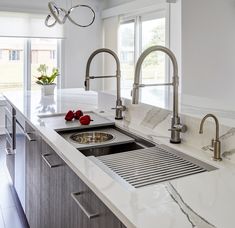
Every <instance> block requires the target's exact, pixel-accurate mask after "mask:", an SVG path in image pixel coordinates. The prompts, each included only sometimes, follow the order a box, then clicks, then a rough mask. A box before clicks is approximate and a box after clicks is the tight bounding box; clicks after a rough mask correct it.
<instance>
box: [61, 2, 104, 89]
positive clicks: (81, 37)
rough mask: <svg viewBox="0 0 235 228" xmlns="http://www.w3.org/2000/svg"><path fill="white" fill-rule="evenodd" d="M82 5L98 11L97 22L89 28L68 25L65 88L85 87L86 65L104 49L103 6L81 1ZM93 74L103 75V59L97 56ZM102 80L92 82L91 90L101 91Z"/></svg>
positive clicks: (65, 44)
mask: <svg viewBox="0 0 235 228" xmlns="http://www.w3.org/2000/svg"><path fill="white" fill-rule="evenodd" d="M79 3H80V4H82V3H84V4H88V5H90V6H92V7H93V8H94V9H95V11H96V20H95V22H94V24H93V25H92V26H90V27H88V28H80V27H77V26H75V25H73V24H71V23H70V22H67V23H66V26H65V34H66V39H65V41H64V51H65V74H64V87H66V88H74V87H84V79H85V69H86V63H87V60H88V58H89V56H90V54H91V53H92V52H93V51H95V50H96V49H98V48H101V47H102V25H101V18H100V12H101V10H102V7H103V4H102V2H100V1H96V0H90V1H87V0H83V1H79ZM90 72H91V74H93V75H94V74H101V73H102V57H101V56H97V57H96V58H95V59H94V61H93V62H92V67H91V71H90ZM101 88H102V80H95V81H91V89H93V90H100V89H101Z"/></svg>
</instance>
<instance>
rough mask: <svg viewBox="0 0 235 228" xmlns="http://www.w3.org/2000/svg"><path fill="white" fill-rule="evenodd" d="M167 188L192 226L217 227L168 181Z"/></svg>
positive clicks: (200, 227)
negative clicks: (195, 209) (188, 202)
mask: <svg viewBox="0 0 235 228" xmlns="http://www.w3.org/2000/svg"><path fill="white" fill-rule="evenodd" d="M166 189H167V191H168V192H169V194H170V196H171V197H172V199H173V200H174V201H175V202H176V203H177V204H178V206H179V207H180V209H181V211H182V212H183V213H184V214H185V216H186V217H187V219H188V221H189V222H190V223H191V225H192V227H195V228H215V226H214V225H212V224H211V223H210V222H208V221H207V220H206V219H205V218H203V217H201V216H200V215H199V214H197V213H196V212H195V211H194V210H193V209H192V208H191V207H190V206H189V205H187V203H186V202H185V201H184V200H183V198H182V196H181V195H180V194H179V193H178V192H177V191H176V189H175V188H174V186H173V185H172V184H171V183H170V182H169V183H166Z"/></svg>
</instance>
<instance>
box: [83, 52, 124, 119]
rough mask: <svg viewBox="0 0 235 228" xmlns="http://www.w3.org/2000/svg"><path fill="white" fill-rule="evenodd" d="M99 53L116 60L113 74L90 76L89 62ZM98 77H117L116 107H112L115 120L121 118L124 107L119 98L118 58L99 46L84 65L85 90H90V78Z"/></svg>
mask: <svg viewBox="0 0 235 228" xmlns="http://www.w3.org/2000/svg"><path fill="white" fill-rule="evenodd" d="M99 53H108V54H110V55H112V56H113V57H114V59H115V61H116V74H115V75H109V76H90V66H91V62H92V60H93V58H94V57H95V56H96V55H97V54H99ZM96 78H97V79H100V78H117V100H116V107H115V108H114V109H116V115H115V119H117V120H121V119H123V116H122V112H123V111H125V110H126V107H125V106H123V105H122V100H121V67H120V61H119V58H118V56H117V54H116V53H115V52H114V51H112V50H110V49H107V48H100V49H97V50H96V51H94V52H93V53H92V54H91V55H90V57H89V59H88V61H87V65H86V79H85V90H90V79H96Z"/></svg>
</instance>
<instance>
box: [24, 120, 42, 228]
mask: <svg viewBox="0 0 235 228" xmlns="http://www.w3.org/2000/svg"><path fill="white" fill-rule="evenodd" d="M25 127H26V131H27V132H28V135H29V136H30V137H27V139H26V144H25V145H26V146H25V147H26V151H25V154H26V156H25V157H26V167H25V171H26V172H25V173H26V177H25V183H26V186H25V191H26V194H25V214H26V217H27V220H28V223H29V225H30V227H31V228H41V224H40V217H41V216H40V182H41V181H40V178H41V138H40V136H39V135H38V134H37V133H36V132H35V131H34V129H33V128H32V127H31V126H30V125H29V124H27V123H26V126H25Z"/></svg>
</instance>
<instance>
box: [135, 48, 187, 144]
mask: <svg viewBox="0 0 235 228" xmlns="http://www.w3.org/2000/svg"><path fill="white" fill-rule="evenodd" d="M154 51H161V52H164V53H165V54H167V55H168V56H169V57H170V59H171V61H172V64H173V78H172V82H171V83H158V84H141V83H140V72H141V66H142V64H143V62H144V60H145V58H146V57H147V56H148V55H149V54H150V53H152V52H154ZM147 86H173V116H172V119H171V129H170V131H171V138H170V142H171V143H180V142H181V138H180V133H181V132H182V133H184V132H185V131H186V130H187V127H186V126H185V125H182V124H181V123H180V117H179V94H178V87H179V76H178V64H177V60H176V57H175V55H174V53H173V52H172V51H171V50H170V49H168V48H166V47H163V46H158V45H156V46H153V47H150V48H148V49H146V50H145V51H144V52H143V53H142V54H141V56H140V57H139V59H138V61H137V64H136V68H135V81H134V84H133V91H132V103H133V104H138V103H139V89H140V88H143V87H147Z"/></svg>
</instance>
